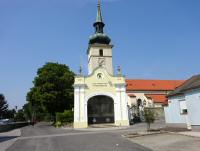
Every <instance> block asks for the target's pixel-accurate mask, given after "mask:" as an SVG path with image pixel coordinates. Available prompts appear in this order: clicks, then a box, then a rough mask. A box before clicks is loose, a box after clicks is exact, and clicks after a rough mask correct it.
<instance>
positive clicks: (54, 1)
mask: <svg viewBox="0 0 200 151" xmlns="http://www.w3.org/2000/svg"><path fill="white" fill-rule="evenodd" d="M96 3H97V0H34V1H32V0H17V1H16V0H0V54H1V59H0V93H3V94H4V95H5V96H6V98H7V100H8V102H9V105H10V107H11V108H12V107H14V106H15V105H17V106H22V105H23V104H24V103H25V98H26V93H27V91H28V90H29V89H30V88H31V87H32V86H33V85H32V81H33V79H34V77H35V76H36V71H37V69H38V68H39V67H41V66H43V65H44V64H45V63H46V62H48V61H54V62H59V63H63V64H67V65H68V66H69V67H70V68H71V69H72V70H73V71H74V72H77V71H78V67H79V65H80V63H81V64H83V66H84V72H85V73H87V56H86V50H87V46H88V45H87V44H88V38H89V36H90V35H91V34H93V32H94V29H93V27H92V24H93V22H94V21H95V17H96ZM199 7H200V1H199V0H192V1H191V0H104V1H103V2H102V11H103V12H102V14H103V18H104V22H105V24H106V27H105V31H106V33H107V34H108V35H109V36H110V37H111V39H112V43H113V44H114V46H115V47H114V49H113V65H114V68H116V67H117V66H118V65H120V66H121V67H122V71H123V73H124V75H126V77H127V78H133V79H187V78H189V77H190V76H192V75H194V74H198V73H200V68H199V65H200V59H199V57H200V19H199V18H200V9H199Z"/></svg>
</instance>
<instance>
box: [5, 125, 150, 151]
mask: <svg viewBox="0 0 200 151" xmlns="http://www.w3.org/2000/svg"><path fill="white" fill-rule="evenodd" d="M21 133H22V135H21V137H19V138H18V140H17V141H16V142H15V143H14V144H13V145H12V146H10V147H9V148H8V149H7V151H27V150H28V151H133V150H134V151H151V150H150V149H147V148H145V147H142V146H140V145H137V144H135V143H133V142H131V141H129V140H127V139H125V138H123V137H121V133H120V130H111V131H87V130H86V131H78V130H73V129H56V128H54V127H52V126H50V125H49V124H47V123H40V124H37V125H35V126H34V127H33V126H29V127H25V128H23V129H22V131H21Z"/></svg>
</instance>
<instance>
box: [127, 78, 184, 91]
mask: <svg viewBox="0 0 200 151" xmlns="http://www.w3.org/2000/svg"><path fill="white" fill-rule="evenodd" d="M184 82H185V80H137V79H127V80H126V84H127V88H126V90H127V91H173V90H175V89H176V88H177V87H179V86H180V85H182V84H183V83H184Z"/></svg>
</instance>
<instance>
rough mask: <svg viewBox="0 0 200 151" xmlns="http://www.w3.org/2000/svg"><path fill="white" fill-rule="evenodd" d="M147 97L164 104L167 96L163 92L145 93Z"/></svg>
mask: <svg viewBox="0 0 200 151" xmlns="http://www.w3.org/2000/svg"><path fill="white" fill-rule="evenodd" d="M145 96H146V97H147V98H150V99H152V100H153V102H154V103H162V104H165V103H166V102H167V98H166V95H165V94H145Z"/></svg>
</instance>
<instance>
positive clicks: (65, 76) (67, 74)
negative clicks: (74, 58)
mask: <svg viewBox="0 0 200 151" xmlns="http://www.w3.org/2000/svg"><path fill="white" fill-rule="evenodd" d="M73 83H74V73H73V72H72V71H70V69H69V67H68V66H66V65H64V64H58V63H52V62H48V63H46V64H45V65H44V66H43V67H42V68H39V69H38V71H37V76H36V77H35V79H34V81H33V84H34V87H33V88H31V90H30V91H29V92H28V94H27V101H28V102H29V103H31V105H32V108H33V112H34V111H36V110H43V111H47V112H48V113H51V114H52V115H55V113H56V112H63V111H64V110H68V109H72V107H73Z"/></svg>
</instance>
